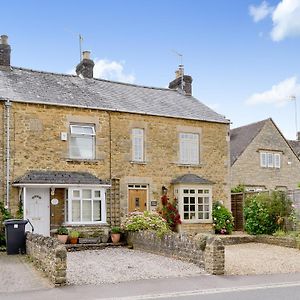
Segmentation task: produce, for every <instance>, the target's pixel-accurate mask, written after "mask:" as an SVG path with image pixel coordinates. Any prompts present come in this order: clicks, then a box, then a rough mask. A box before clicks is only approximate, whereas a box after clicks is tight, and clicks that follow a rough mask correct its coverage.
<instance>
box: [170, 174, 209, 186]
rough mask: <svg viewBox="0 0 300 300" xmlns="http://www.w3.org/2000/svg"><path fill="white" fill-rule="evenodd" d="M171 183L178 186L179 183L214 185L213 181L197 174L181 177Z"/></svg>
mask: <svg viewBox="0 0 300 300" xmlns="http://www.w3.org/2000/svg"><path fill="white" fill-rule="evenodd" d="M171 183H173V184H178V183H198V184H213V182H212V181H210V180H207V179H205V178H202V177H200V176H198V175H195V174H185V175H182V176H179V177H177V178H176V179H174V180H172V181H171Z"/></svg>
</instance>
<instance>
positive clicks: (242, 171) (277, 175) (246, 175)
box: [231, 120, 300, 190]
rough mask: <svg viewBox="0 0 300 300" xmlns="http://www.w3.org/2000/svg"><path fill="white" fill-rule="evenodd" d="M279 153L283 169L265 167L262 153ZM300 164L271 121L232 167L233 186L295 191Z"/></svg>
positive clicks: (299, 177)
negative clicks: (261, 162) (261, 160)
mask: <svg viewBox="0 0 300 300" xmlns="http://www.w3.org/2000/svg"><path fill="white" fill-rule="evenodd" d="M260 150H261V151H263V150H264V151H272V150H274V151H279V152H280V156H281V162H280V164H281V166H280V168H262V167H261V166H260V152H259V151H260ZM299 169H300V162H299V159H298V158H297V157H296V155H295V154H294V153H293V151H292V150H291V148H290V147H289V145H288V143H287V142H286V141H285V140H284V138H283V136H282V135H281V133H280V132H279V131H278V129H277V128H276V127H275V125H274V124H273V122H272V121H271V120H268V121H267V122H266V123H265V125H264V127H263V128H262V130H261V131H260V133H259V134H258V135H257V136H256V137H255V138H254V139H253V141H252V142H251V143H250V144H249V146H248V147H247V148H246V149H245V151H244V152H243V153H242V154H241V156H240V157H239V158H238V159H237V161H236V162H235V163H234V164H233V165H232V167H231V186H232V187H234V186H237V185H238V184H244V185H245V186H246V187H257V188H262V189H267V190H272V189H280V190H286V189H289V190H294V189H296V188H297V187H298V184H299V182H300V172H299Z"/></svg>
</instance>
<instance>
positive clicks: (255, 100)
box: [246, 76, 300, 107]
mask: <svg viewBox="0 0 300 300" xmlns="http://www.w3.org/2000/svg"><path fill="white" fill-rule="evenodd" d="M292 95H293V96H296V97H297V96H298V98H299V96H300V83H298V82H297V77H295V76H294V77H290V78H287V79H285V80H283V81H281V82H279V83H278V84H276V85H273V86H272V88H271V89H270V90H268V91H265V92H261V93H255V94H253V95H252V96H250V97H249V98H248V99H247V100H246V104H248V105H257V104H271V105H272V104H273V105H275V106H277V107H282V106H284V105H286V104H287V102H288V101H290V97H291V96H292Z"/></svg>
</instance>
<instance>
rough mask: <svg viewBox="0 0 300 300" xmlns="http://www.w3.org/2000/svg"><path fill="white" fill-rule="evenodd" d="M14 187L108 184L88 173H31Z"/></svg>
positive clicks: (15, 183) (16, 181)
mask: <svg viewBox="0 0 300 300" xmlns="http://www.w3.org/2000/svg"><path fill="white" fill-rule="evenodd" d="M13 184H14V185H23V184H24V185H28V184H43V185H45V184H46V185H49V184H50V185H55V184H60V185H61V184H63V185H69V184H70V185H74V184H78V185H99V184H101V185H103V184H107V182H105V181H103V180H101V179H99V178H97V177H96V176H94V175H92V174H90V173H88V172H67V171H29V172H27V173H25V174H24V175H23V176H21V177H19V178H17V179H16V180H15V181H14V182H13Z"/></svg>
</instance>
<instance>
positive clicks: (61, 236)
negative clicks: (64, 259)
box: [57, 234, 68, 244]
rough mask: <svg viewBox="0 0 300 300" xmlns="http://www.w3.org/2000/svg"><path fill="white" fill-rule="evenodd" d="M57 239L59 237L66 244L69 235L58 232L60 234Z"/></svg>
mask: <svg viewBox="0 0 300 300" xmlns="http://www.w3.org/2000/svg"><path fill="white" fill-rule="evenodd" d="M57 239H58V240H59V241H60V242H61V243H63V244H65V243H66V242H67V240H68V235H67V234H58V235H57Z"/></svg>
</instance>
